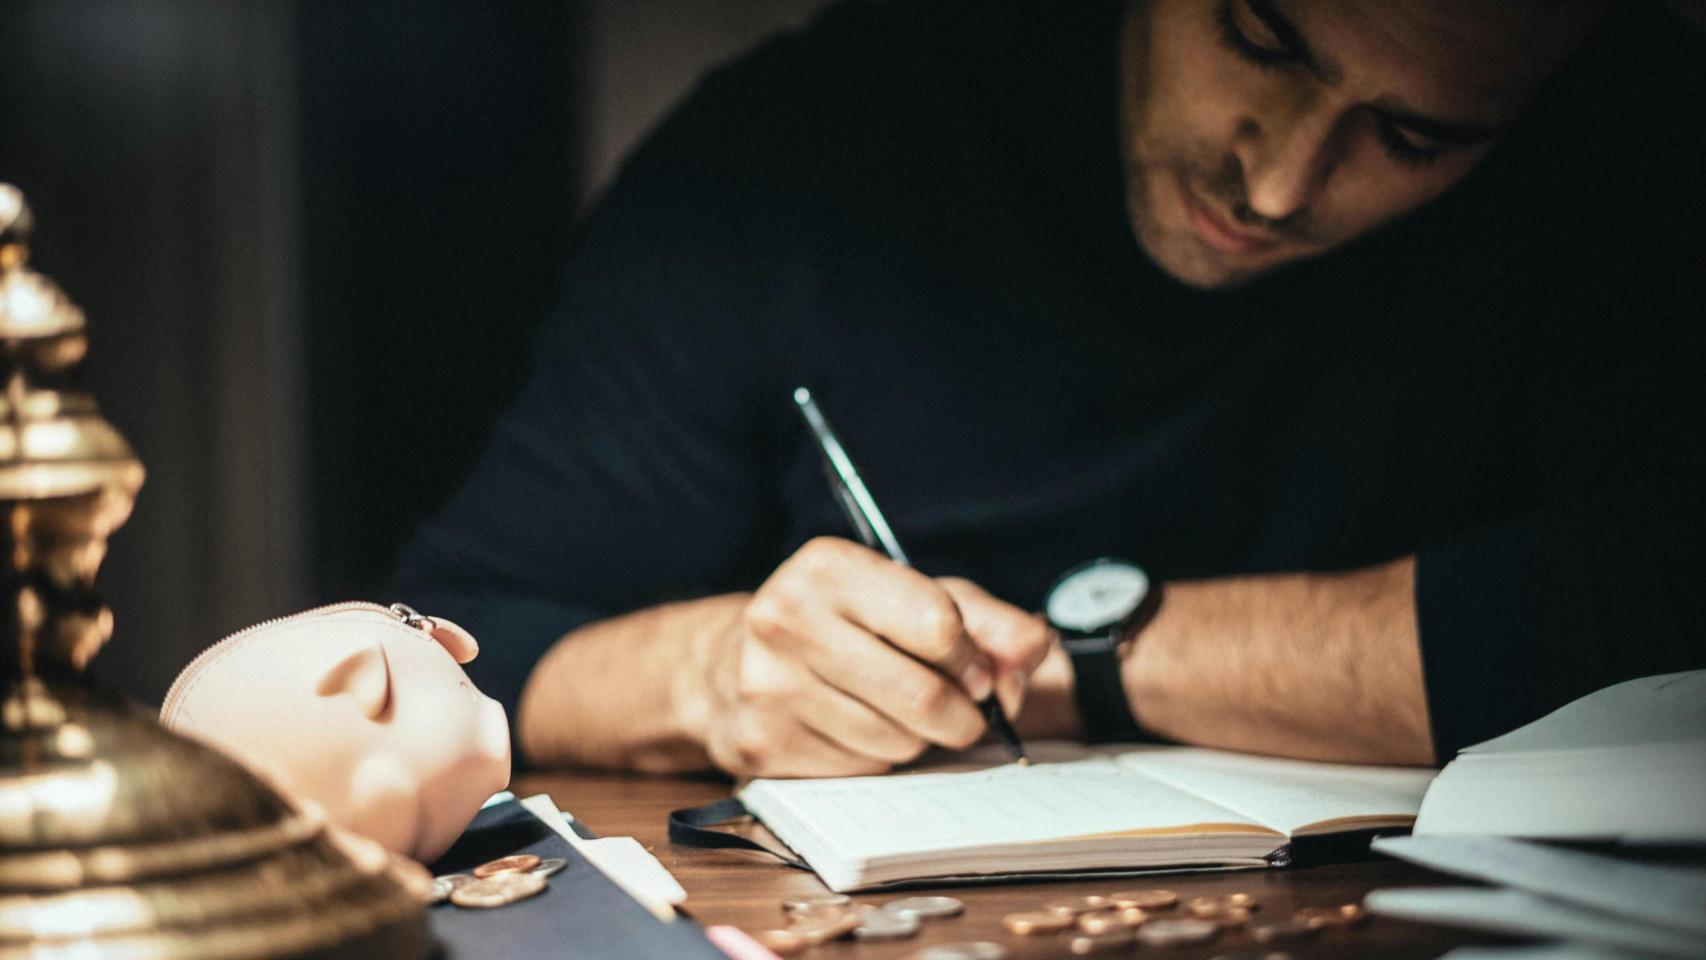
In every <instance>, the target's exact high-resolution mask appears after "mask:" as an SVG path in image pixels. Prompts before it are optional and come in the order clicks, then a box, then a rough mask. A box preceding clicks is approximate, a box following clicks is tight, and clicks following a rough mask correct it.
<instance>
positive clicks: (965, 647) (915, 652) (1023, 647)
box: [676, 537, 1052, 776]
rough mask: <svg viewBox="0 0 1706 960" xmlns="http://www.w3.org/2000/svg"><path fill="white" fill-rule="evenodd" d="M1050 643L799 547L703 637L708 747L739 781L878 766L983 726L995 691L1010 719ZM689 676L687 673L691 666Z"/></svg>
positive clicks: (982, 606)
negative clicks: (985, 704) (984, 702)
mask: <svg viewBox="0 0 1706 960" xmlns="http://www.w3.org/2000/svg"><path fill="white" fill-rule="evenodd" d="M1051 642H1052V634H1051V631H1050V630H1049V629H1048V627H1047V626H1046V624H1044V623H1043V621H1042V620H1041V619H1040V618H1038V617H1036V616H1034V615H1031V614H1028V613H1026V612H1024V611H1022V610H1020V609H1018V608H1017V607H1014V606H1011V605H1010V604H1006V603H1003V602H1001V601H1000V600H997V599H995V598H994V597H992V596H990V595H989V594H988V593H986V592H985V591H984V590H982V589H981V588H980V587H978V586H977V585H976V584H973V583H971V582H969V581H965V580H958V579H943V580H932V579H931V578H929V577H927V576H925V575H923V574H921V573H919V572H918V571H916V570H913V569H911V568H909V567H905V566H901V565H900V564H897V563H894V562H893V561H891V560H889V559H887V558H886V557H884V556H882V555H881V554H878V553H876V552H875V551H872V550H869V549H867V548H865V547H862V546H859V545H857V544H854V543H851V542H849V541H846V540H839V539H834V538H828V537H824V538H819V539H816V540H813V541H811V542H810V543H807V544H806V545H805V546H803V547H801V548H800V550H799V551H798V552H797V553H795V554H794V555H793V556H792V557H790V558H789V559H788V560H787V561H785V562H784V563H783V564H782V565H781V566H780V567H778V568H777V570H776V572H775V573H774V574H772V575H771V576H770V579H768V580H767V581H765V583H764V585H763V586H761V587H760V588H759V589H758V591H757V592H756V593H754V594H753V595H752V596H751V598H750V599H749V600H748V601H747V602H746V604H745V605H744V607H743V608H742V609H741V610H740V611H739V613H738V616H735V617H733V618H731V622H729V623H727V624H726V625H725V626H724V627H723V628H722V629H720V630H718V631H715V632H713V633H711V634H709V635H708V636H707V644H708V649H707V650H706V651H705V657H704V659H703V660H702V663H703V664H704V665H705V668H706V671H707V672H708V676H707V675H706V674H705V673H700V672H698V671H684V672H683V674H684V675H683V676H682V677H681V678H680V680H681V681H682V682H691V683H696V684H699V685H702V687H703V689H702V690H700V691H698V697H695V696H694V693H695V692H694V691H679V692H678V694H677V697H676V702H678V703H681V702H691V701H693V700H700V698H703V697H706V696H708V698H709V699H708V702H707V701H705V700H700V702H701V703H702V704H703V707H704V711H703V712H704V716H703V720H704V727H703V730H704V737H705V750H706V753H707V754H708V755H709V757H710V759H711V761H712V762H713V763H715V764H716V765H717V766H719V767H721V768H722V769H724V770H726V771H729V772H730V773H734V774H737V775H751V776H839V775H851V774H870V773H881V772H883V771H885V770H887V769H889V768H890V767H892V766H894V765H896V764H900V763H905V762H906V761H908V760H911V759H913V758H915V757H917V756H918V755H919V754H920V753H922V752H923V751H924V750H925V749H926V748H927V747H929V746H930V745H932V744H938V745H941V746H945V747H952V748H960V747H966V746H969V745H971V744H972V743H975V742H976V741H977V739H978V738H979V737H980V736H982V735H983V733H984V722H983V717H982V715H981V714H980V713H979V712H978V710H977V707H976V706H975V702H974V701H976V700H978V699H981V698H982V697H984V696H985V695H987V694H988V693H989V692H990V690H991V689H992V688H993V689H994V690H995V691H996V692H997V695H998V696H999V697H1000V699H1001V701H1002V705H1003V706H1004V707H1005V708H1006V709H1007V710H1008V711H1009V713H1016V712H1017V711H1018V709H1019V706H1020V704H1021V701H1022V699H1023V695H1024V687H1025V679H1026V677H1027V676H1028V675H1029V674H1030V673H1031V672H1032V671H1033V670H1035V669H1036V668H1037V666H1038V665H1039V664H1040V663H1041V662H1042V660H1043V657H1044V656H1045V655H1046V654H1047V652H1048V650H1049V646H1050V644H1051ZM692 673H699V675H698V676H689V675H688V674H692Z"/></svg>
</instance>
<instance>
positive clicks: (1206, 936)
mask: <svg viewBox="0 0 1706 960" xmlns="http://www.w3.org/2000/svg"><path fill="white" fill-rule="evenodd" d="M1219 932H1220V926H1219V925H1218V924H1216V923H1215V922H1214V921H1212V920H1151V921H1150V922H1148V923H1146V924H1144V925H1143V926H1141V927H1138V928H1137V939H1138V942H1139V943H1145V944H1148V945H1149V946H1152V947H1171V946H1175V945H1178V944H1185V943H1202V942H1204V941H1206V940H1211V939H1213V938H1214V935H1215V934H1217V933H1219Z"/></svg>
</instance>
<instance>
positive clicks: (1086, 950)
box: [1067, 929, 1131, 957]
mask: <svg viewBox="0 0 1706 960" xmlns="http://www.w3.org/2000/svg"><path fill="white" fill-rule="evenodd" d="M1067 947H1068V949H1070V950H1071V951H1072V952H1073V953H1074V954H1075V955H1077V956H1080V957H1082V956H1085V955H1087V954H1092V953H1106V952H1108V951H1111V950H1125V949H1129V948H1130V947H1131V931H1130V930H1125V929H1121V930H1110V931H1108V932H1106V933H1080V934H1078V935H1077V936H1075V937H1073V938H1072V942H1071V943H1070V944H1068V945H1067Z"/></svg>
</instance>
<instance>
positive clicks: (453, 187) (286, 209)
mask: <svg viewBox="0 0 1706 960" xmlns="http://www.w3.org/2000/svg"><path fill="white" fill-rule="evenodd" d="M817 5H818V4H817V2H816V0H746V2H739V0H714V2H707V0H699V2H687V0H626V2H624V0H567V2H555V0H513V2H501V3H488V4H468V3H457V2H450V0H362V2H348V0H312V2H311V0H300V2H283V0H28V2H4V3H0V181H4V182H9V183H13V184H16V185H18V186H19V187H21V188H22V189H23V190H24V192H25V195H26V197H27V198H28V199H29V201H30V203H31V205H32V206H33V207H34V209H35V212H36V224H37V232H36V242H35V244H34V247H33V250H34V253H33V264H34V266H35V267H36V268H37V269H39V270H40V271H42V272H43V273H45V274H47V275H48V276H49V277H51V278H53V279H54V280H55V281H57V282H58V283H59V284H60V286H61V287H63V288H64V289H65V290H66V292H67V293H68V294H70V295H71V297H72V298H73V299H74V300H76V301H77V302H78V303H79V304H80V305H82V307H83V308H84V309H85V310H86V311H87V313H88V316H89V322H90V331H91V344H92V346H91V354H90V356H91V359H90V363H89V367H88V370H87V374H88V381H89V384H90V386H91V388H92V389H93V391H94V393H95V395H96V397H97V399H98V400H99V401H100V403H101V405H102V408H103V410H104V412H105V414H106V416H107V417H108V418H109V419H110V420H112V421H113V422H114V423H115V424H116V425H117V426H118V427H119V428H120V429H121V430H122V431H123V432H124V434H125V435H126V437H127V438H128V439H129V440H130V441H131V443H132V445H133V446H135V448H136V449H137V452H138V453H139V454H140V456H141V457H142V459H143V462H144V463H145V464H146V466H147V468H148V481H147V483H146V484H145V486H144V487H143V490H142V494H141V497H140V499H139V501H138V503H137V508H136V512H135V514H134V515H133V517H132V519H131V521H130V523H129V524H128V525H127V526H126V527H125V528H123V529H121V530H120V531H119V532H118V533H117V534H116V535H115V536H114V538H113V540H112V549H111V553H110V555H109V557H108V560H107V562H106V564H105V566H104V567H103V572H102V584H103V588H104V590H105V592H106V594H107V597H108V599H109V601H110V603H111V605H112V607H113V609H114V612H115V614H116V616H117V622H118V629H117V632H116V634H115V637H114V641H113V643H112V644H110V645H109V646H108V648H107V649H106V650H105V651H104V652H103V653H102V655H101V656H100V657H99V658H98V659H97V660H96V662H95V671H96V672H97V673H98V674H100V675H102V676H103V677H104V678H105V679H108V680H110V681H112V682H115V683H116V684H117V685H118V686H120V687H121V688H123V689H126V690H128V691H129V692H131V693H132V694H134V695H136V696H139V697H142V698H144V699H147V700H152V701H154V702H158V700H159V699H160V697H161V696H162V695H163V694H164V692H165V689H166V687H167V686H168V685H169V684H170V682H171V680H172V678H173V677H174V676H175V675H176V672H177V671H178V670H179V669H180V668H181V667H182V666H183V664H184V663H186V662H187V661H188V660H189V659H190V658H191V657H192V656H193V655H194V654H195V653H196V652H198V651H199V650H200V649H202V648H203V647H205V646H207V645H209V644H211V643H213V642H214V641H216V640H218V639H219V638H220V637H221V636H223V635H225V634H226V633H229V632H231V631H233V630H236V629H239V628H241V627H243V626H245V625H247V624H250V623H253V622H256V621H258V620H262V619H265V618H267V617H272V616H277V615H280V614H285V613H290V612H293V611H295V610H299V609H303V608H305V607H308V606H311V605H314V604H317V603H323V602H329V601H335V600H342V599H351V598H362V599H376V600H382V601H388V600H390V599H395V598H390V597H386V596H382V595H380V593H379V591H382V590H383V589H384V583H385V580H386V578H387V575H388V573H389V569H390V566H391V564H392V562H393V559H394V557H395V554H396V552H397V550H398V549H399V547H400V546H401V544H402V542H403V540H404V539H405V538H406V537H407V536H408V534H409V533H410V532H411V531H412V530H413V528H414V527H415V526H416V525H417V524H418V523H419V522H420V521H421V520H422V519H424V518H425V517H426V516H427V515H428V514H429V513H431V512H432V511H433V510H435V509H436V508H437V506H438V505H439V504H440V503H441V502H442V501H443V499H444V498H445V497H447V496H448V495H449V493H450V492H451V490H452V489H453V488H454V486H455V484H456V482H457V481H458V479H459V478H460V476H461V475H462V474H463V473H464V472H465V471H466V469H467V468H468V467H469V466H470V464H471V462H472V461H473V459H474V458H475V457H476V456H478V454H479V452H480V450H481V448H482V445H483V443H484V436H485V433H486V431H487V429H488V428H489V426H490V423H491V420H492V419H493V417H494V416H495V415H496V414H497V413H498V412H499V411H500V410H501V409H502V408H503V407H504V406H505V405H506V404H507V402H508V400H509V398H510V397H511V395H512V394H513V392H514V391H515V390H516V389H517V388H518V387H519V385H520V382H521V378H522V377H523V376H524V375H525V374H526V372H527V370H528V364H529V355H530V353H531V340H532V336H533V331H534V330H535V328H536V327H537V326H538V324H539V323H540V321H541V320H542V318H543V317H544V316H545V314H546V313H547V312H548V311H549V310H550V308H551V306H552V304H553V302H554V301H555V300H556V298H557V297H558V295H559V292H560V291H559V278H560V276H561V274H562V263H563V258H564V255H565V252H566V250H567V248H568V244H569V241H570V237H571V231H572V229H573V224H574V220H575V216H576V214H577V212H578V211H579V210H580V209H582V208H583V206H584V204H585V203H586V202H587V200H588V199H590V197H592V196H593V195H594V194H595V192H596V190H597V188H598V186H599V185H600V184H602V183H603V182H604V180H605V179H606V178H607V177H608V176H609V175H610V173H611V171H612V169H613V167H614V166H615V164H616V163H617V162H618V160H619V158H620V157H621V155H622V154H623V153H624V152H625V151H626V149H627V148H628V146H630V145H631V143H632V142H633V140H634V139H635V138H636V137H638V136H639V135H640V134H641V133H643V132H644V130H645V129H646V128H647V127H648V126H649V125H650V124H651V123H652V121H653V120H654V119H655V118H656V116H657V115H658V113H659V112H661V111H662V110H663V109H665V108H666V107H667V105H668V104H669V103H671V102H672V101H673V100H674V99H675V98H676V97H677V96H679V95H680V94H681V93H682V92H683V91H684V90H685V89H686V88H687V87H688V86H689V85H690V84H691V83H692V81H693V79H694V78H695V77H696V76H697V75H698V74H699V73H700V72H701V71H702V70H703V69H705V68H706V67H707V66H709V65H713V64H715V63H716V62H718V61H720V60H723V59H725V58H727V57H728V56H730V55H732V54H733V53H735V52H737V51H739V50H740V49H741V48H743V47H745V46H746V45H748V44H750V43H751V42H753V41H754V40H756V39H757V38H758V37H760V36H762V35H764V34H766V33H768V32H770V31H772V30H774V29H777V28H778V27H780V26H783V25H786V24H788V23H791V22H795V21H798V20H801V19H803V18H804V17H805V16H807V15H809V13H810V12H811V11H812V10H813V9H814V8H815V7H816V6H817Z"/></svg>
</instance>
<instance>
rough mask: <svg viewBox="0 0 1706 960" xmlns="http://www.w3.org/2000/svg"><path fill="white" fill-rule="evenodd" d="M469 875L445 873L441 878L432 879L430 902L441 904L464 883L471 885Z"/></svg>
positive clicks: (471, 876)
mask: <svg viewBox="0 0 1706 960" xmlns="http://www.w3.org/2000/svg"><path fill="white" fill-rule="evenodd" d="M473 882H474V875H473V874H471V873H447V874H445V875H444V876H442V877H433V878H432V902H433V903H443V902H444V901H446V900H449V899H450V894H451V893H452V892H454V891H455V890H456V888H457V887H460V886H462V885H463V884H465V883H473Z"/></svg>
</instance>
